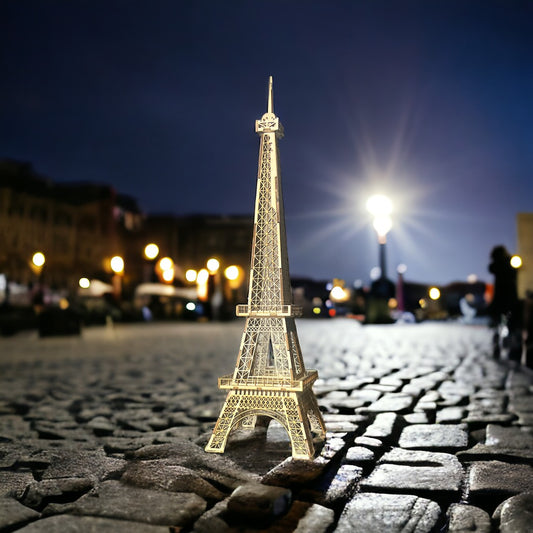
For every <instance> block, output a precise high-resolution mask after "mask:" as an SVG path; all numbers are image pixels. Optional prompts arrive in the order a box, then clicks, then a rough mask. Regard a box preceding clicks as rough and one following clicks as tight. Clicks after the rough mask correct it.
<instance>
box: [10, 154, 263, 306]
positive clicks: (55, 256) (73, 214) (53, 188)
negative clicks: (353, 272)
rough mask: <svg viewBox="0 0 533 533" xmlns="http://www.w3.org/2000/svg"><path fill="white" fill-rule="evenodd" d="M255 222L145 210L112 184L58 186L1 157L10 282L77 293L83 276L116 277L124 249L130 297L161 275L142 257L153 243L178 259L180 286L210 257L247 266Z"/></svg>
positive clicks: (246, 218) (24, 165)
mask: <svg viewBox="0 0 533 533" xmlns="http://www.w3.org/2000/svg"><path fill="white" fill-rule="evenodd" d="M252 227H253V218H252V216H216V215H195V216H176V215H150V216H146V215H144V214H142V213H141V211H140V209H139V207H138V205H137V201H136V200H135V199H134V198H132V197H129V196H125V195H121V194H117V193H116V191H115V190H114V189H113V188H112V187H110V186H108V185H95V184H80V183H72V184H58V183H54V182H53V181H52V180H50V179H47V178H46V177H43V176H41V175H39V174H38V173H37V172H35V171H34V169H33V168H32V166H31V165H30V164H28V163H24V162H19V161H13V160H0V274H3V275H4V276H5V278H7V279H8V280H10V281H11V282H17V283H19V284H23V285H31V284H33V283H36V282H37V281H39V282H42V283H43V284H45V285H47V286H49V287H51V288H57V289H63V290H65V289H66V290H69V291H71V292H72V291H76V290H77V286H78V281H79V279H80V278H81V277H87V278H89V279H91V278H97V279H100V280H102V281H104V282H110V280H111V277H112V272H111V268H110V259H111V257H113V256H114V255H120V256H121V257H123V259H124V272H123V274H122V285H123V288H124V289H125V290H124V295H125V296H126V297H127V296H128V291H129V292H132V291H133V290H134V288H135V286H137V285H138V284H140V283H143V282H146V281H156V280H157V281H159V280H158V279H157V277H156V276H155V277H154V275H153V272H154V268H155V262H154V263H149V262H148V261H147V260H146V259H145V257H144V255H143V252H144V247H145V246H146V244H148V243H151V242H153V243H156V244H157V245H158V246H159V249H160V252H159V256H158V258H157V259H160V258H161V257H170V258H171V259H172V260H173V261H174V264H175V271H176V272H175V279H174V281H173V282H174V283H175V284H176V285H180V284H184V283H185V272H186V271H187V270H188V269H195V270H200V269H202V268H205V266H206V262H207V260H208V259H209V258H211V257H215V258H217V259H218V260H219V261H220V266H221V269H223V268H225V267H226V266H229V265H238V266H240V267H241V268H242V269H243V270H244V271H247V269H248V266H249V261H250V247H251V244H250V243H251V235H252ZM36 252H42V253H43V254H44V256H45V259H46V261H45V265H44V267H43V268H42V269H36V268H35V266H34V265H32V256H33V254H35V253H36Z"/></svg>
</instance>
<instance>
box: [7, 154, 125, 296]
mask: <svg viewBox="0 0 533 533" xmlns="http://www.w3.org/2000/svg"><path fill="white" fill-rule="evenodd" d="M118 206H119V202H118V198H117V195H116V193H115V191H114V190H113V189H112V188H111V187H109V186H107V185H94V184H83V183H81V184H80V183H77V184H74V183H72V184H69V183H67V184H58V183H54V182H53V181H51V180H50V179H48V178H46V177H43V176H41V175H39V174H37V173H36V172H35V171H34V169H33V168H32V166H31V165H30V164H28V163H22V162H18V161H13V160H1V161H0V242H1V243H2V246H1V247H0V271H1V272H3V273H4V274H5V275H6V276H7V278H8V279H10V280H14V281H17V282H19V283H26V284H27V283H30V282H32V281H34V280H35V271H34V270H32V265H31V259H32V256H33V254H34V253H35V252H42V253H43V254H44V255H45V258H46V262H45V266H44V267H43V270H42V273H41V276H42V278H43V281H44V282H45V283H46V284H48V285H50V286H58V287H62V288H72V287H75V286H76V284H77V281H78V279H79V277H80V276H81V275H84V276H92V275H96V274H97V273H98V272H100V271H103V270H105V268H106V265H105V260H106V259H107V260H109V258H110V257H111V255H113V254H115V253H117V250H118V249H119V247H120V244H119V238H120V236H119V227H120V222H119V220H118V212H119V211H117V208H118Z"/></svg>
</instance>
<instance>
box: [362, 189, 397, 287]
mask: <svg viewBox="0 0 533 533" xmlns="http://www.w3.org/2000/svg"><path fill="white" fill-rule="evenodd" d="M366 208H367V209H368V211H369V212H370V214H371V215H372V216H373V217H374V220H373V222H372V225H373V226H374V229H375V230H376V233H377V235H378V243H379V267H380V269H381V277H382V278H385V277H387V256H386V244H387V233H389V231H390V230H391V228H392V219H391V217H390V214H391V212H392V202H391V201H390V199H389V198H388V197H387V196H385V195H383V194H374V195H373V196H371V197H370V198H369V199H368V201H367V203H366Z"/></svg>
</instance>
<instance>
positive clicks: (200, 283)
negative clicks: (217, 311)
mask: <svg viewBox="0 0 533 533" xmlns="http://www.w3.org/2000/svg"><path fill="white" fill-rule="evenodd" d="M208 280H209V271H208V270H207V269H206V268H202V270H200V272H198V276H197V277H196V283H197V291H198V298H199V299H200V300H201V301H203V302H204V301H205V300H207V297H208V293H207V282H208Z"/></svg>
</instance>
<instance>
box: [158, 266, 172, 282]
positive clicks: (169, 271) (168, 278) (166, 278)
mask: <svg viewBox="0 0 533 533" xmlns="http://www.w3.org/2000/svg"><path fill="white" fill-rule="evenodd" d="M161 277H162V278H163V280H164V281H166V282H167V283H170V282H171V281H172V280H173V279H174V269H173V268H167V269H166V270H163V272H162V273H161Z"/></svg>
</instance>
